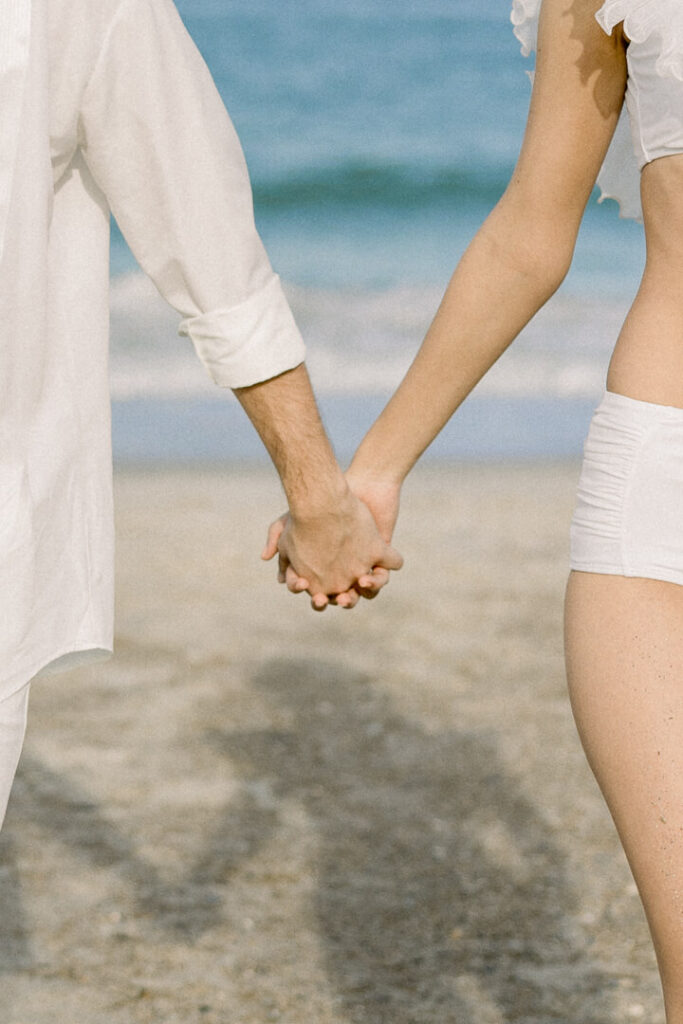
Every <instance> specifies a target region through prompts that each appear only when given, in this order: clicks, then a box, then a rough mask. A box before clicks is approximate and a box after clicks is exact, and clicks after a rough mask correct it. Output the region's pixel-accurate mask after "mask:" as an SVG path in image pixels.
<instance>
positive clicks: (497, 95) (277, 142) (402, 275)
mask: <svg viewBox="0 0 683 1024" xmlns="http://www.w3.org/2000/svg"><path fill="white" fill-rule="evenodd" d="M178 7H179V10H180V12H181V15H182V16H183V19H184V21H185V23H186V25H187V27H188V29H189V31H190V32H191V34H192V36H193V37H194V39H195V41H196V43H197V45H198V46H199V48H200V50H201V52H202V54H203V56H204V58H205V59H206V61H207V63H208V65H209V67H210V69H211V71H212V73H213V75H214V78H215V80H216V83H217V85H218V88H219V90H220V92H221V95H222V97H223V99H224V101H225V103H226V106H227V107H228V110H229V111H230V114H231V116H232V118H233V121H234V122H235V125H236V127H237V130H238V132H239V135H240V137H241V139H242V143H243V146H244V149H245V153H246V156H247V162H248V164H249V168H250V173H251V176H252V182H253V186H254V198H255V211H256V218H257V224H258V227H259V230H260V232H261V235H262V237H263V239H264V241H265V243H266V246H267V248H268V251H269V253H270V255H271V259H272V262H273V264H274V266H275V268H276V270H277V271H278V272H279V273H280V275H281V276H282V278H283V280H284V282H285V285H286V287H287V290H288V293H289V295H290V298H291V301H292V305H293V308H294V311H295V314H296V316H297V319H298V321H299V323H300V326H301V328H302V330H303V332H304V336H305V338H306V341H307V343H308V347H309V353H310V359H309V363H310V367H311V372H312V375H313V378H314V382H315V384H316V386H317V388H318V390H319V391H320V392H321V394H322V395H323V396H324V395H325V394H328V393H334V394H336V395H337V396H339V395H345V396H347V397H349V398H353V399H354V400H356V399H357V398H358V396H361V395H381V394H383V393H386V392H388V390H389V389H390V388H392V387H393V386H394V385H395V384H396V383H397V382H398V380H399V379H400V377H401V375H402V373H403V372H404V371H405V369H406V368H407V366H408V365H409V362H410V359H411V357H412V354H413V353H414V351H415V349H416V347H417V345H418V344H419V341H420V339H421V337H422V335H423V333H424V330H425V329H426V327H427V326H428V324H429V321H430V319H431V316H432V315H433V313H434V310H435V308H436V305H437V303H438V300H439V297H440V294H441V292H442V291H443V288H444V287H445V284H446V282H447V280H448V278H449V276H450V273H451V272H452V269H453V267H454V265H455V263H456V262H457V260H458V258H459V256H460V255H461V254H462V252H463V251H464V249H465V247H466V245H467V243H468V241H469V240H470V238H471V237H472V235H473V234H474V232H475V231H476V229H477V227H478V226H479V224H480V223H481V222H482V220H483V219H484V218H485V216H486V215H487V213H488V212H489V210H490V209H491V207H492V206H493V205H494V204H495V202H496V200H497V199H498V197H499V196H500V194H501V193H502V191H503V190H504V188H505V185H506V183H507V180H508V178H509V175H510V173H511V170H512V168H513V166H514V162H515V159H516V156H517V152H518V149H519V145H520V141H521V137H522V132H523V128H524V122H525V118H526V112H527V107H528V101H529V94H530V86H529V82H528V79H527V76H526V75H525V73H524V72H525V69H526V68H528V67H529V66H530V63H529V62H525V61H524V60H523V58H522V57H521V56H520V53H519V44H518V43H517V41H516V40H515V38H514V36H513V34H512V30H511V26H510V23H509V3H508V2H507V0H420V2H417V0H373V2H372V4H368V3H367V2H365V0H336V2H335V3H332V2H331V0H280V2H278V3H274V2H273V0H178ZM642 261H643V243H642V229H641V228H640V226H639V225H636V224H633V223H631V222H624V221H620V219H619V217H618V211H617V208H616V204H614V203H612V202H606V203H604V204H602V205H598V204H597V203H596V202H592V203H591V205H590V208H589V210H588V212H587V215H586V218H585V223H584V226H583V229H582V233H581V237H580V240H579V245H578V247H577V253H576V258H575V263H574V268H573V270H572V273H571V275H570V277H569V279H568V281H567V282H566V284H565V286H564V288H563V290H562V292H561V294H560V295H559V296H558V297H556V299H555V300H554V301H553V304H552V305H551V307H550V308H549V309H547V310H545V311H544V313H543V314H542V315H541V316H540V317H539V318H538V319H537V321H535V322H534V323H533V324H532V325H531V327H530V328H528V329H527V331H526V332H525V333H524V336H523V337H522V338H521V339H520V340H519V342H518V343H516V345H515V346H513V348H512V350H511V351H510V353H508V354H507V355H506V356H505V357H504V359H503V360H501V362H500V364H499V365H498V366H497V367H496V368H495V370H494V372H493V374H492V375H491V376H490V378H489V379H488V380H487V381H486V382H485V383H484V385H483V387H482V394H483V395H484V397H487V398H488V399H489V400H491V401H494V400H495V399H500V400H501V401H502V400H508V399H514V400H516V401H519V400H522V399H524V398H525V397H527V398H531V397H534V398H535V399H543V400H545V399H550V398H553V397H557V398H561V399H563V400H572V399H576V401H577V408H579V407H581V408H582V409H583V408H584V407H585V405H586V401H587V400H589V399H591V398H592V397H594V396H596V395H597V394H598V393H599V391H600V389H601V387H602V382H603V378H604V370H605V366H606V362H607V359H608V355H609V351H610V347H611V345H612V344H613V341H614V338H615V335H616V332H617V330H618V328H619V324H620V321H621V319H622V317H623V315H624V312H625V310H626V309H627V307H628V304H629V300H630V298H631V296H632V295H633V293H634V292H635V289H636V287H637V282H638V278H639V274H640V269H641V265H642ZM112 266H113V272H114V282H113V350H112V386H113V393H114V395H115V397H117V398H119V399H120V400H124V399H127V398H133V397H135V398H136V399H138V400H140V399H142V398H145V397H147V398H149V397H153V396H157V397H163V398H164V399H168V398H171V397H173V396H179V395H182V396H183V397H184V399H187V398H190V397H192V396H195V397H202V398H203V399H204V400H208V398H209V396H210V394H211V385H210V383H209V382H208V381H207V380H206V378H205V374H204V371H203V369H202V368H201V367H200V366H199V364H198V363H197V362H196V359H195V358H194V356H193V355H192V353H191V352H190V351H189V350H188V347H187V343H186V342H185V341H181V340H180V339H176V338H175V327H176V322H177V317H176V316H175V314H173V313H172V312H171V313H169V312H168V311H167V310H166V309H164V308H163V305H162V304H160V303H159V302H158V300H156V299H155V298H154V296H153V289H150V288H149V287H147V285H146V284H145V282H144V281H142V280H141V278H140V276H139V272H137V270H136V267H135V263H134V261H133V259H132V257H131V255H130V253H129V252H128V250H127V249H126V247H125V244H124V243H123V241H122V239H121V238H120V235H118V234H117V233H115V235H114V240H113V246H112ZM581 415H584V414H583V413H582V414H581Z"/></svg>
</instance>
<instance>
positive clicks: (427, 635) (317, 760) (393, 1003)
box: [0, 463, 663, 1024]
mask: <svg viewBox="0 0 683 1024" xmlns="http://www.w3.org/2000/svg"><path fill="white" fill-rule="evenodd" d="M577 474H578V467H577V466H576V465H574V464H550V463H549V464H543V465H542V464H527V465H522V466H515V465H510V464H505V465H503V466H500V467H497V466H475V465H470V466H465V467H458V466H452V467H449V468H438V467H436V466H430V467H427V468H426V469H425V470H423V471H421V472H418V473H416V474H415V476H414V477H413V478H412V479H411V480H410V482H409V486H408V487H407V488H406V494H405V499H404V511H403V514H402V518H401V521H400V524H399V529H398V532H397V536H396V544H397V546H398V547H399V548H400V550H401V551H402V552H403V553H404V555H405V558H406V567H405V569H404V570H403V572H402V573H401V574H400V575H399V576H397V577H396V579H395V580H394V581H393V582H392V584H391V586H390V587H389V588H388V589H387V591H386V592H385V593H384V594H383V595H382V596H381V598H380V599H379V600H378V601H376V602H374V603H372V604H367V603H365V604H363V605H362V606H360V607H359V608H358V609H356V610H355V611H354V612H352V613H348V612H343V611H340V610H336V609H332V610H330V611H328V612H326V613H325V614H324V615H316V614H314V613H313V612H312V611H310V610H309V608H308V606H307V603H306V599H305V598H303V597H300V598H293V597H291V596H290V595H289V594H287V592H286V591H285V590H284V588H281V587H280V588H278V587H277V586H276V585H275V584H274V582H273V577H274V570H273V567H272V566H270V565H263V564H262V563H260V561H259V558H258V553H259V550H260V547H261V545H262V541H263V537H264V524H265V523H266V522H267V521H268V519H269V518H271V513H272V514H275V513H276V512H278V511H279V510H280V507H281V499H280V496H279V490H278V485H277V483H276V481H275V478H274V475H273V474H272V473H271V472H269V471H268V470H267V469H265V468H264V469H258V468H257V469H250V468H245V467H242V468H235V467H233V468H227V469H225V470H219V469H211V470H200V469H192V470H159V471H157V472H155V473H147V474H144V475H143V474H142V473H139V472H135V471H132V470H130V471H126V472H120V473H119V474H118V476H117V519H118V613H117V644H116V656H115V658H114V659H113V660H112V661H110V662H108V663H106V664H103V665H97V666H92V667H90V668H87V669H81V670H79V671H77V672H73V673H70V674H67V675H63V676H61V677H55V678H53V679H49V680H48V679H46V680H43V681H40V682H39V683H37V684H36V685H35V687H34V692H33V695H32V713H31V723H30V729H29V735H28V739H27V744H26V750H25V756H24V759H23V762H22V766H21V769H20V775H19V778H18V781H17V784H16V788H15V792H14V795H13V799H12V802H11V805H10V810H9V814H8V818H7V823H6V828H5V829H4V830H3V833H2V837H0V854H1V861H0V864H1V875H0V971H1V978H0V1024H74V1022H79V1024H81V1022H82V1024H148V1022H157V1021H158V1022H163V1024H195V1022H196V1024H200V1022H204V1024H266V1022H271V1021H279V1022H281V1024H502V1022H515V1024H550V1022H555V1021H557V1022H563V1024H625V1022H627V1021H631V1020H633V1021H638V1020H642V1021H645V1022H648V1024H661V1022H662V1021H663V1013H662V1010H661V1005H660V995H659V985H658V981H657V976H656V971H655V965H654V957H653V954H652V952H651V948H650V943H649V938H648V934H647V929H646V926H645V922H644V917H643V914H642V911H641V908H640V904H639V901H638V898H637V895H636V892H635V887H634V885H633V883H632V880H631V877H630V874H629V872H628V869H627V866H626V863H625V860H624V856H623V854H622V852H621V848H620V846H619V844H618V841H617V839H616V836H615V833H614V831H613V827H612V824H611V821H610V819H609V817H608V814H607V811H606V809H605V807H604V805H603V803H602V799H601V797H600V795H599V793H598V791H597V787H596V785H595V783H594V781H593V778H592V776H591V775H590V773H589V770H588V768H587V766H586V764H585V761H584V758H583V754H582V752H581V749H580V746H579V743H578V739H577V737H576V734H575V731H574V726H573V722H572V720H571V714H570V710H569V706H568V701H567V698H566V694H565V683H564V675H563V665H562V636H561V623H562V596H563V587H564V580H565V571H566V570H565V566H566V558H567V531H568V523H569V518H570V514H571V507H572V502H573V492H574V487H575V481H576V477H577Z"/></svg>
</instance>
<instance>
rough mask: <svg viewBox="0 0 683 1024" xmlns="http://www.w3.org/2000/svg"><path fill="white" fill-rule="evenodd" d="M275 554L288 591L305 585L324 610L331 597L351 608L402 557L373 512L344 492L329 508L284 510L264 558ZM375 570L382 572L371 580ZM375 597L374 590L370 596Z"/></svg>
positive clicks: (272, 530)
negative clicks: (308, 511) (309, 512)
mask: <svg viewBox="0 0 683 1024" xmlns="http://www.w3.org/2000/svg"><path fill="white" fill-rule="evenodd" d="M276 552H277V553H278V555H279V573H278V578H279V580H280V582H284V583H286V584H287V586H288V587H289V589H290V590H291V591H292V592H293V593H301V592H302V591H304V590H306V591H308V593H309V594H310V595H311V598H312V605H313V607H314V608H315V609H316V610H317V611H323V610H324V609H325V608H326V607H327V605H328V604H329V603H330V600H333V601H334V603H336V604H339V605H340V606H341V607H345V608H352V607H353V606H354V605H355V604H356V602H357V601H358V599H359V595H360V593H361V592H362V591H363V590H364V589H368V590H370V589H373V590H375V591H378V590H379V589H380V587H381V586H383V585H384V583H386V581H387V580H388V578H389V572H388V570H391V569H400V568H401V566H402V564H403V559H402V558H401V556H400V555H399V553H398V552H397V551H395V550H394V549H393V548H392V547H391V546H390V545H389V544H388V543H387V542H386V541H385V540H383V538H382V536H381V535H380V533H379V532H378V529H377V526H376V524H375V521H374V519H373V516H372V513H371V512H370V510H369V509H368V507H367V506H366V505H364V504H363V502H362V501H360V500H359V499H358V498H357V497H355V495H353V494H352V493H351V492H350V491H347V492H346V494H345V495H344V497H343V498H342V499H341V500H340V501H339V502H338V503H337V504H336V505H335V506H334V507H332V508H330V509H329V510H326V511H323V512H317V513H316V514H315V515H312V516H307V515H305V514H301V512H300V513H299V514H298V515H295V514H292V513H290V514H288V515H285V516H282V517H281V518H280V519H278V520H277V521H276V522H275V523H273V524H272V526H271V527H270V530H269V532H268V540H267V543H266V547H265V549H264V551H263V555H262V557H263V558H264V559H270V558H273V557H274V555H275V554H276ZM376 573H383V574H384V575H383V576H382V577H381V581H380V579H379V578H378V579H376V577H375V574H376ZM373 596H374V595H373Z"/></svg>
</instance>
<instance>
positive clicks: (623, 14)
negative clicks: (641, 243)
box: [510, 0, 683, 220]
mask: <svg viewBox="0 0 683 1024" xmlns="http://www.w3.org/2000/svg"><path fill="white" fill-rule="evenodd" d="M668 2H669V0H607V2H606V3H604V4H603V6H602V7H601V8H600V10H599V11H598V12H597V14H596V20H597V22H598V24H599V25H600V27H601V28H602V29H603V31H605V32H606V33H607V34H608V35H611V33H612V31H613V29H614V27H615V26H616V25H618V24H620V23H621V22H622V21H623V22H624V23H625V24H624V31H625V32H626V35H627V36H628V38H629V39H632V40H636V39H638V40H640V38H641V36H642V37H643V38H645V37H647V36H648V35H650V34H651V33H652V32H653V31H656V30H658V26H662V25H664V24H666V19H665V18H663V15H662V7H663V6H665V5H666V4H667V3H668ZM671 2H672V3H673V4H674V5H676V4H679V3H680V2H681V0H671ZM540 10H541V0H513V4H512V13H511V15H510V20H511V22H512V25H513V29H514V33H515V36H516V37H517V39H518V40H519V42H520V44H521V48H522V55H523V56H525V57H528V56H529V55H530V54H531V53H532V52H534V51H535V50H536V44H537V38H538V19H539V14H540ZM679 20H680V19H679ZM677 47H678V49H677ZM682 55H683V40H681V41H680V42H679V43H678V44H676V43H671V45H667V46H666V48H663V51H662V57H661V58H660V61H659V64H658V66H657V71H658V73H660V74H666V73H670V72H671V69H672V67H674V66H679V65H681V62H682V61H683V56H682ZM597 185H598V188H599V189H600V199H599V202H603V201H604V200H605V199H614V200H616V202H617V203H618V204H619V212H620V216H622V217H628V218H633V219H634V220H642V208H641V204H640V168H639V165H638V161H637V158H636V154H635V151H634V148H633V142H632V139H631V129H630V125H629V121H628V113H627V111H626V107H624V109H623V110H622V113H621V117H620V118H619V122H618V124H617V128H616V131H615V134H614V138H613V140H612V143H611V145H610V148H609V150H608V153H607V156H606V157H605V161H604V163H603V165H602V168H601V169H600V173H599V174H598V179H597Z"/></svg>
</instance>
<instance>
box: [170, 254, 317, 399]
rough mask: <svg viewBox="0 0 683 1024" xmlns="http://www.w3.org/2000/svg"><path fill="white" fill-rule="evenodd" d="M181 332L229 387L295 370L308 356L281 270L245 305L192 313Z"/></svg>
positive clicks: (222, 384)
mask: <svg viewBox="0 0 683 1024" xmlns="http://www.w3.org/2000/svg"><path fill="white" fill-rule="evenodd" d="M178 332H179V334H182V335H184V336H186V337H189V338H191V340H192V343H193V344H194V347H195V349H196V351H197V355H198V356H199V358H200V359H201V361H202V362H203V363H204V365H205V366H206V368H207V370H208V371H209V373H210V374H211V376H212V378H213V380H214V381H215V383H216V384H218V385H219V386H220V387H223V388H246V387H249V386H250V385H251V384H258V383H260V382H261V381H264V380H270V379H271V377H277V376H278V375H279V374H281V373H284V372H285V370H293V369H294V367H295V366H299V364H300V363H302V362H303V361H304V359H305V357H306V350H305V348H304V343H303V340H302V338H301V335H300V333H299V329H298V327H297V326H296V324H295V322H294V317H293V316H292V311H291V309H290V308H289V304H288V302H287V299H286V298H285V295H284V292H283V291H282V285H281V284H280V279H279V277H278V276H277V275H276V274H274V275H273V277H272V278H271V280H270V281H269V282H268V284H267V285H266V286H265V288H262V289H261V290H260V291H258V292H256V293H255V294H254V295H251V296H250V297H249V298H248V299H247V300H246V301H245V302H242V303H240V304H239V306H233V307H231V308H230V309H217V310H212V311H211V312H210V313H203V314H202V315H201V316H195V317H190V318H189V319H187V320H183V322H182V323H181V324H180V327H179V329H178Z"/></svg>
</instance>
